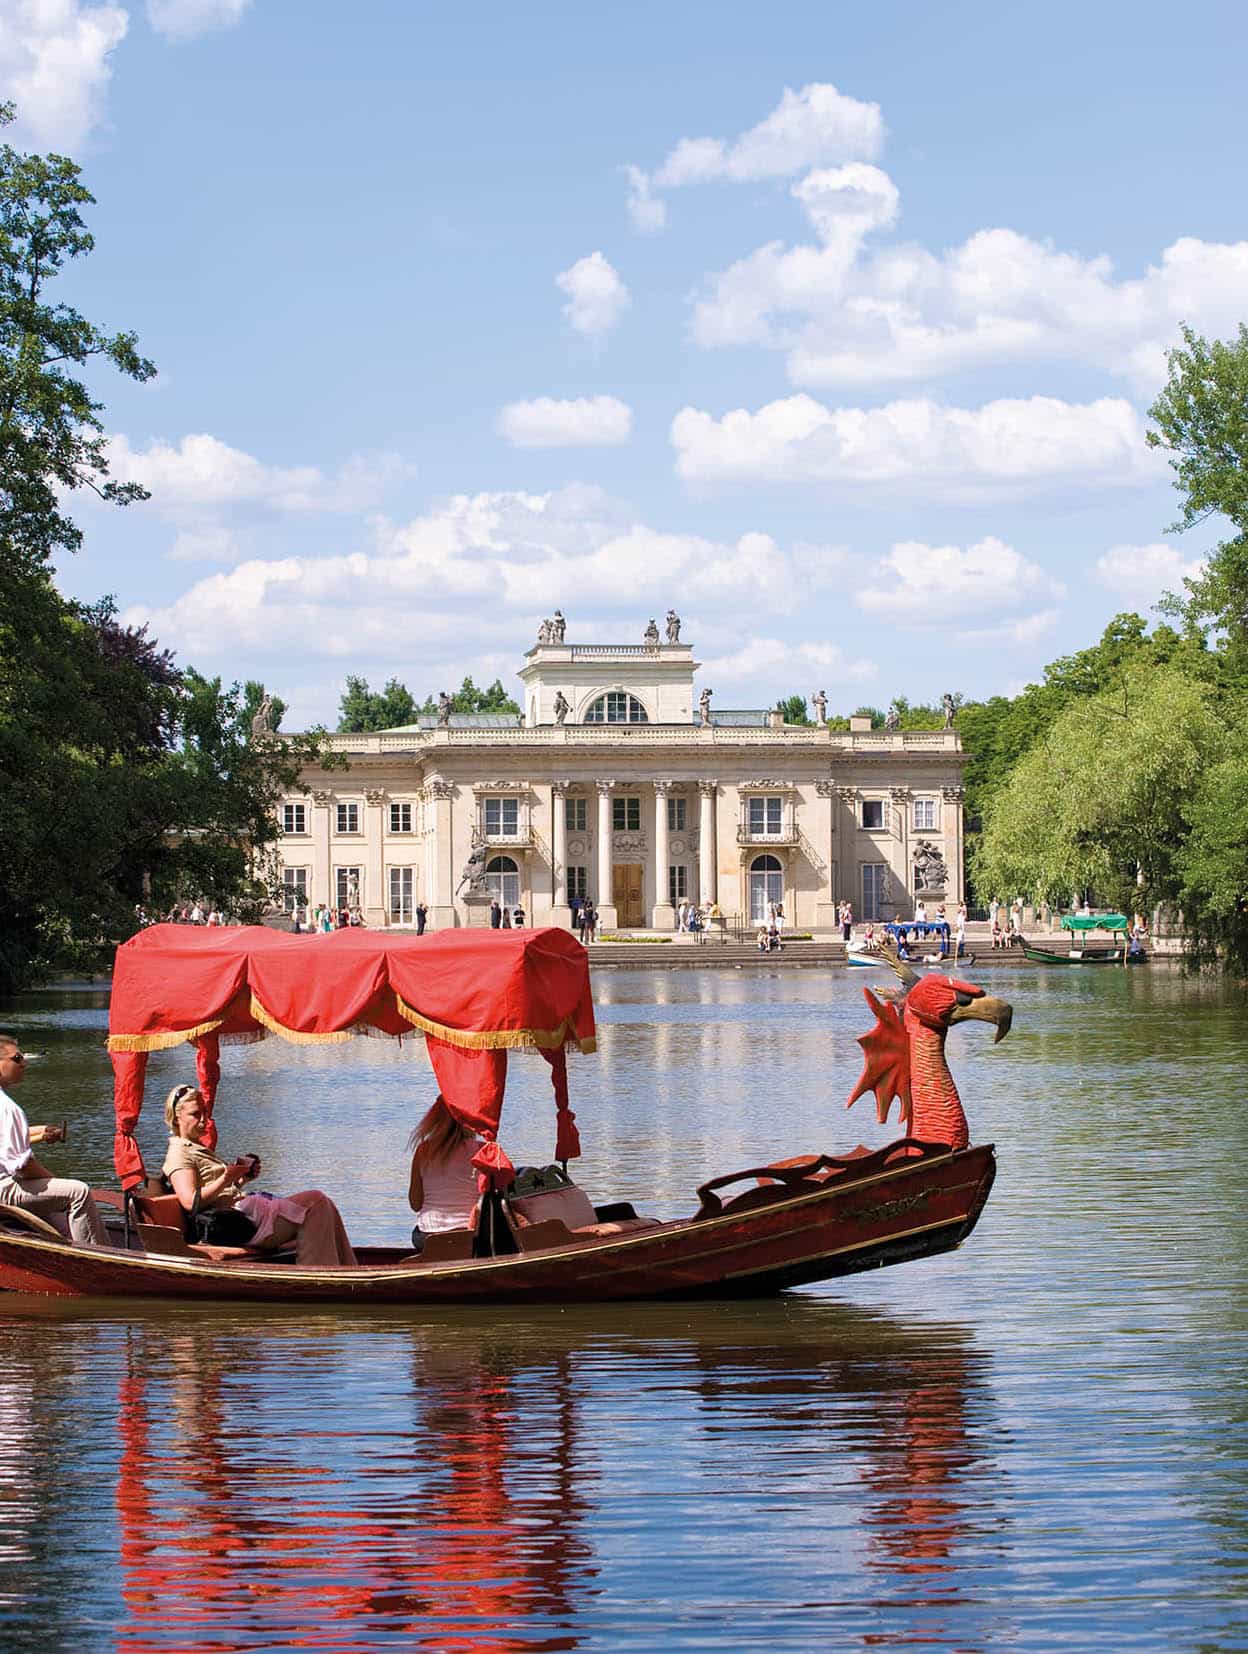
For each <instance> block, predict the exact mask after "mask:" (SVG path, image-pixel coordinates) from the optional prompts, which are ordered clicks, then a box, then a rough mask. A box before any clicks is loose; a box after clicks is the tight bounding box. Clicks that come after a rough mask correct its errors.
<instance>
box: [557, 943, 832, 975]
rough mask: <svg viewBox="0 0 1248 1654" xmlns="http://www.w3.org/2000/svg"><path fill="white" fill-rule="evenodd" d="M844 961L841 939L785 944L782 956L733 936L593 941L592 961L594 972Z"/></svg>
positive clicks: (748, 966)
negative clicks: (696, 938) (721, 938)
mask: <svg viewBox="0 0 1248 1654" xmlns="http://www.w3.org/2000/svg"><path fill="white" fill-rule="evenodd" d="M844 959H845V944H844V942H842V941H841V939H840V937H839V936H837V937H835V938H833V937H830V936H817V937H814V938H813V939H812V940H811V941H809V942H797V941H792V942H786V943H785V944H784V950H783V952H781V953H760V952H759V951H758V946H757V944H756V943H755V942H753V941H749V942H736V941H734V940H733V939H732V937H731V936H730V937H729V938H728V940H727V941H724V942H721V941H720V940H719V939H718V938H717V937H716V938H713V939H711V940H708V941H705V942H702V943H698V942H697V941H696V940H694V939H693V938H691V937H681V938H680V939H679V940H677V939H676V938H673V939H672V941H670V942H647V941H644V940H639V941H636V942H593V943H591V944H590V949H589V962H590V965H591V967H592V968H593V969H595V970H597V969H599V968H600V967H602V966H610V967H612V968H622V969H625V970H627V969H630V968H632V969H634V970H641V969H645V970H652V969H653V968H654V967H655V966H656V965H658V966H661V967H668V968H675V969H687V970H708V969H717V968H722V967H724V966H732V967H736V966H741V967H743V968H747V969H748V968H750V967H752V966H762V967H766V966H776V965H786V966H787V965H839V964H842V963H843V962H844Z"/></svg>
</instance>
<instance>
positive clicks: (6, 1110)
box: [0, 1034, 108, 1246]
mask: <svg viewBox="0 0 1248 1654" xmlns="http://www.w3.org/2000/svg"><path fill="white" fill-rule="evenodd" d="M25 1078H26V1058H25V1056H24V1055H23V1054H22V1048H21V1046H20V1045H19V1044H18V1042H17V1041H16V1040H15V1039H14V1038H13V1036H12V1034H0V1205H3V1206H22V1207H24V1208H25V1209H26V1211H28V1212H34V1213H36V1214H37V1216H39V1217H42V1218H48V1219H52V1218H53V1216H54V1214H56V1213H58V1212H63V1213H64V1214H65V1216H66V1218H67V1219H68V1220H69V1234H70V1239H71V1240H73V1241H75V1242H76V1243H77V1244H78V1245H79V1246H107V1245H108V1236H107V1234H106V1233H105V1230H104V1225H103V1223H101V1221H100V1214H99V1210H98V1208H97V1207H96V1204H95V1201H94V1199H93V1198H92V1195H91V1191H90V1189H88V1188H87V1185H86V1184H85V1183H80V1182H79V1181H78V1180H77V1179H76V1178H70V1177H53V1176H52V1174H51V1172H50V1171H49V1170H48V1169H47V1167H46V1166H43V1165H41V1164H40V1163H39V1161H38V1160H36V1159H35V1156H34V1152H33V1150H32V1149H31V1146H30V1145H31V1140H32V1137H37V1138H38V1140H39V1141H40V1142H47V1141H51V1142H55V1141H58V1140H59V1135H60V1134H59V1133H57V1134H56V1135H55V1136H53V1135H52V1133H51V1131H50V1129H49V1128H48V1127H47V1126H42V1127H41V1126H36V1127H35V1129H34V1132H33V1133H32V1131H31V1128H30V1126H29V1124H28V1122H27V1119H26V1116H25V1114H24V1113H23V1112H22V1110H21V1109H20V1108H19V1107H18V1106H17V1104H16V1103H15V1102H14V1101H13V1099H12V1097H10V1096H9V1091H10V1090H11V1089H12V1088H13V1087H15V1086H19V1085H21V1083H22V1081H23V1080H24V1079H25Z"/></svg>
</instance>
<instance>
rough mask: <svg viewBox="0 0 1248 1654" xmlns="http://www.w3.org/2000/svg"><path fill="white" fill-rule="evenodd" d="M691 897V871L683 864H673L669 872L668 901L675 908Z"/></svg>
mask: <svg viewBox="0 0 1248 1654" xmlns="http://www.w3.org/2000/svg"><path fill="white" fill-rule="evenodd" d="M688 896H689V869H688V868H687V867H685V866H684V865H683V863H682V864H680V865H676V864H673V865H672V866H671V867H669V868H668V870H667V899H668V901H669V902H671V903H672V905H673V906H675V904H676V903H677V902H683V901H686V900H687V899H688Z"/></svg>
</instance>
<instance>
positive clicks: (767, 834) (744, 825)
mask: <svg viewBox="0 0 1248 1654" xmlns="http://www.w3.org/2000/svg"><path fill="white" fill-rule="evenodd" d="M797 842H798V831H797V828H796V827H795V826H794V825H793V823H792V822H786V823H785V824H784V826H783V827H772V828H767V827H751V826H750V824H749V822H748V821H741V822H738V823H737V843H738V844H758V845H768V844H774V845H779V846H780V847H782V848H783V847H784V846H786V845H794V844H796V843H797Z"/></svg>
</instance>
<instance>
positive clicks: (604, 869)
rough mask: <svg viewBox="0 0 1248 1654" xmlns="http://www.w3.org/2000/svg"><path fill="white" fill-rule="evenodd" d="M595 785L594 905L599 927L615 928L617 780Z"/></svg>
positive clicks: (605, 928)
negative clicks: (613, 846) (613, 843)
mask: <svg viewBox="0 0 1248 1654" xmlns="http://www.w3.org/2000/svg"><path fill="white" fill-rule="evenodd" d="M594 785H595V786H596V787H597V789H598V894H597V896H596V897H595V898H594V905H595V907H596V908H597V909H598V924H599V927H600V928H601V929H602V930H614V929H615V927H616V924H617V923H618V920H617V918H616V912H615V892H614V890H613V889H612V886H611V790H612V788H613V787H614V786H615V782H614V781H595V782H594Z"/></svg>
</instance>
